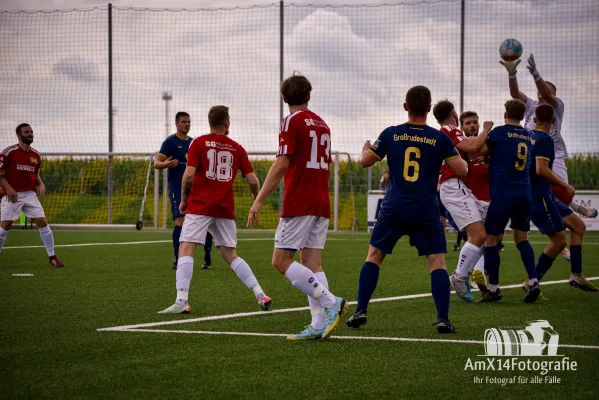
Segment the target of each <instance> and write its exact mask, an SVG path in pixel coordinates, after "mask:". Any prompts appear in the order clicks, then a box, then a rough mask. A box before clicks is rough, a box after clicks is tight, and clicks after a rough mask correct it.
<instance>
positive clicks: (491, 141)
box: [485, 129, 498, 149]
mask: <svg viewBox="0 0 599 400" xmlns="http://www.w3.org/2000/svg"><path fill="white" fill-rule="evenodd" d="M497 134H498V132H497V129H493V130H491V132H489V135H488V136H487V141H486V142H485V144H486V145H487V148H488V149H492V148H493V146H495V143H497Z"/></svg>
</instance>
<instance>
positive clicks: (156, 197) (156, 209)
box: [154, 155, 160, 231]
mask: <svg viewBox="0 0 599 400" xmlns="http://www.w3.org/2000/svg"><path fill="white" fill-rule="evenodd" d="M154 157H156V155H154ZM159 209H160V170H159V169H154V230H155V231H157V230H158V213H159V212H160V211H159Z"/></svg>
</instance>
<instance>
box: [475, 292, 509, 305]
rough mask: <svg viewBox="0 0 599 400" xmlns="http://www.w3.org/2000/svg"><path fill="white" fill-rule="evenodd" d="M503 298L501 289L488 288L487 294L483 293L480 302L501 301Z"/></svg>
mask: <svg viewBox="0 0 599 400" xmlns="http://www.w3.org/2000/svg"><path fill="white" fill-rule="evenodd" d="M502 298H503V296H502V295H501V290H500V289H497V291H496V292H492V291H491V290H487V291H486V292H485V294H483V298H482V299H480V300H479V301H478V302H479V303H492V302H495V301H499V300H501V299H502Z"/></svg>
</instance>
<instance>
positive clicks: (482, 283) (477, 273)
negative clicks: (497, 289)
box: [470, 269, 488, 293]
mask: <svg viewBox="0 0 599 400" xmlns="http://www.w3.org/2000/svg"><path fill="white" fill-rule="evenodd" d="M470 282H471V283H474V284H476V287H477V288H478V290H480V291H481V293H485V292H486V291H487V290H488V289H487V278H486V277H485V274H483V272H482V271H481V270H479V269H475V270H474V271H473V272H472V275H471V276H470Z"/></svg>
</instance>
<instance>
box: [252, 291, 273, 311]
mask: <svg viewBox="0 0 599 400" xmlns="http://www.w3.org/2000/svg"><path fill="white" fill-rule="evenodd" d="M256 300H258V305H259V306H260V308H262V311H268V310H270V309H271V308H272V299H271V298H270V297H268V296H267V295H265V294H264V293H260V294H259V295H258V296H256Z"/></svg>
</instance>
